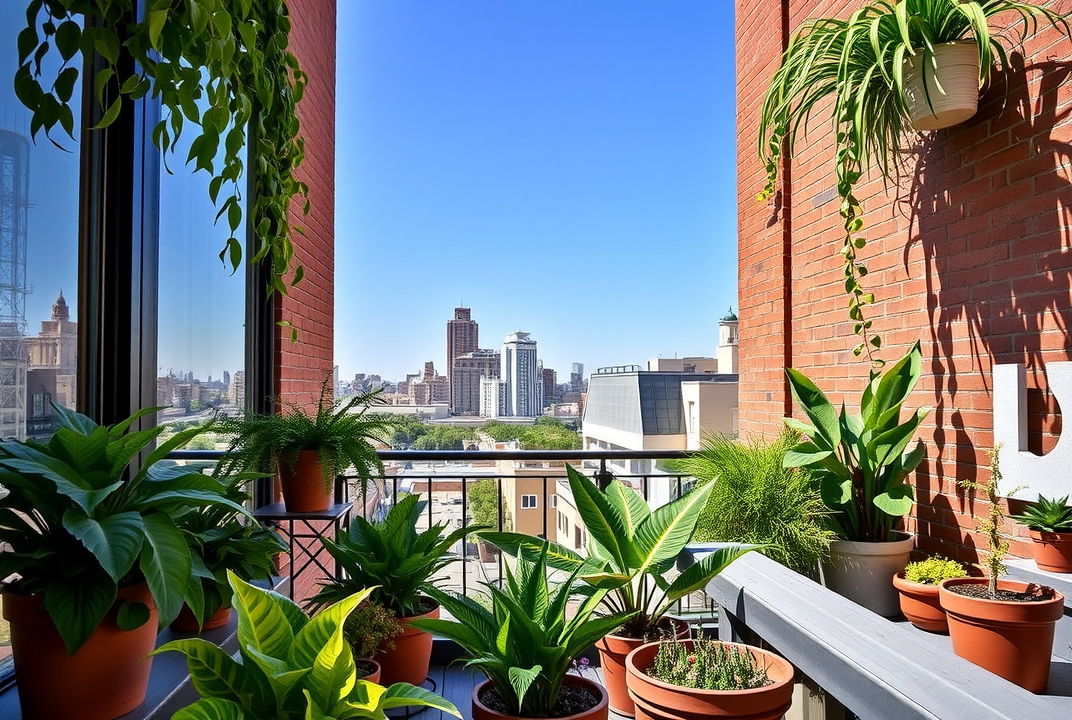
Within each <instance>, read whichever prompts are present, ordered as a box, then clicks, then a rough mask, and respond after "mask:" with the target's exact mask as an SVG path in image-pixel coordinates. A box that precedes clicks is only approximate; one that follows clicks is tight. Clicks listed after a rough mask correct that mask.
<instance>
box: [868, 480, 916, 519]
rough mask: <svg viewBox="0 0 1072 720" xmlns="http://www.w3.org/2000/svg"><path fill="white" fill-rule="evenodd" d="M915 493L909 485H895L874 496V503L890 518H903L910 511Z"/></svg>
mask: <svg viewBox="0 0 1072 720" xmlns="http://www.w3.org/2000/svg"><path fill="white" fill-rule="evenodd" d="M914 498H915V493H914V491H913V489H912V486H911V485H896V486H894V487H892V488H889V489H888V490H886V491H885V492H882V493H879V494H878V495H876V496H875V499H874V503H875V507H877V508H878V509H879V510H881V511H882V512H884V513H886V514H887V515H889V516H890V517H904V516H905V515H907V514H908V513H910V512H911V511H912V505H913V503H914V502H915V500H914Z"/></svg>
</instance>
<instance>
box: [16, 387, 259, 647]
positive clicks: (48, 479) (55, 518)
mask: <svg viewBox="0 0 1072 720" xmlns="http://www.w3.org/2000/svg"><path fill="white" fill-rule="evenodd" d="M158 410H160V408H149V409H146V410H141V411H139V412H137V413H135V414H134V415H132V416H131V417H130V418H128V419H126V420H124V421H122V422H120V423H118V424H116V425H113V426H101V425H97V423H95V422H94V421H93V420H91V419H90V418H88V417H86V416H85V415H81V414H79V413H77V412H74V411H73V410H69V409H67V408H64V407H62V406H59V405H55V404H54V405H53V413H55V414H56V415H57V416H58V417H59V429H58V430H56V432H55V434H53V436H52V438H51V439H50V440H49V441H48V442H47V443H40V442H36V441H34V440H27V441H25V442H21V441H18V440H14V439H8V440H4V441H3V442H0V485H3V486H4V487H5V488H7V490H8V494H7V496H6V497H4V498H3V499H2V500H0V544H3V543H6V544H7V545H8V546H9V548H10V549H9V550H8V551H5V552H2V553H0V577H2V578H6V577H9V576H12V575H17V576H18V577H17V579H15V580H13V581H11V582H8V583H6V584H5V585H4V592H5V593H6V592H13V593H19V594H26V595H35V594H42V595H44V603H45V609H46V610H47V611H48V613H49V615H50V616H51V617H52V620H53V622H54V623H55V624H56V629H57V630H58V631H59V633H60V635H61V636H62V637H63V641H64V643H65V644H66V645H67V649H68V651H70V652H71V653H74V652H75V651H76V650H77V649H78V648H79V647H81V646H82V644H83V643H84V642H85V641H86V639H87V638H88V637H89V635H90V634H91V633H92V632H93V630H94V628H96V627H97V625H98V624H99V623H100V621H101V619H102V618H103V617H104V616H105V614H106V613H107V612H108V611H109V609H111V608H112V606H113V605H114V604H115V603H116V598H117V595H118V589H119V587H120V586H125V585H130V584H135V583H139V582H145V583H148V585H149V589H150V591H151V592H152V595H153V600H154V602H155V603H156V607H157V610H158V612H159V618H160V623H161V626H163V625H165V624H167V623H169V622H171V621H172V620H174V619H175V616H176V615H178V613H179V610H180V609H181V608H182V603H183V600H184V598H185V596H186V593H187V590H188V588H189V585H190V578H191V566H192V561H191V553H190V545H189V540H188V538H187V537H186V536H185V535H184V534H183V533H182V532H181V531H180V530H179V528H178V527H177V526H176V522H175V519H176V518H179V517H181V516H182V515H183V514H185V513H188V512H192V511H194V510H195V509H196V508H198V507H212V506H217V505H223V506H226V507H228V509H229V510H230V511H231V512H235V513H245V512H246V511H245V510H244V509H243V508H242V506H240V505H238V504H236V503H234V502H232V501H231V500H228V499H227V498H226V497H224V495H223V494H222V493H221V486H220V483H218V482H217V481H215V480H213V479H212V478H210V477H207V476H205V475H202V474H201V473H200V472H199V471H198V469H197V468H193V467H184V466H170V467H165V466H163V465H161V464H159V463H160V461H161V460H163V459H164V458H165V457H166V456H167V454H168V453H170V452H171V451H172V450H177V449H179V448H181V447H182V446H183V445H185V444H186V443H187V442H188V441H189V440H191V439H192V438H193V437H194V436H196V435H197V434H198V433H200V432H202V431H203V430H204V428H191V429H189V430H185V431H183V432H180V433H177V434H176V435H174V436H172V437H171V438H169V439H167V440H166V441H164V442H162V443H160V444H159V445H158V446H157V447H156V449H155V450H152V451H151V452H149V454H148V456H147V457H146V459H145V461H144V462H143V463H142V464H141V466H140V468H139V469H138V470H137V471H133V470H132V469H131V463H132V462H133V461H134V460H135V459H136V458H137V457H139V456H140V455H141V454H142V452H143V451H148V449H149V448H150V447H151V446H152V445H153V443H155V442H156V440H157V438H158V436H159V435H160V433H161V432H163V430H164V426H157V427H154V428H151V429H148V430H139V431H135V432H128V430H129V429H130V428H131V426H132V425H133V424H134V423H135V422H137V421H138V419H139V418H141V417H144V416H145V415H150V414H153V413H155V412H157V411H158ZM120 602H121V606H120V608H119V613H118V618H119V623H120V626H121V627H124V628H125V629H133V628H135V627H139V626H141V625H143V624H144V623H145V622H146V621H148V619H149V617H150V614H149V608H148V607H146V606H145V605H143V604H141V603H132V604H126V603H125V601H120Z"/></svg>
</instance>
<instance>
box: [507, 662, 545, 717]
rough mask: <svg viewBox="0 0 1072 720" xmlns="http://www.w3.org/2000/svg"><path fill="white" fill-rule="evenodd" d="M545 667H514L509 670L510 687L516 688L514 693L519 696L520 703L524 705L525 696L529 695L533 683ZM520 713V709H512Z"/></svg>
mask: <svg viewBox="0 0 1072 720" xmlns="http://www.w3.org/2000/svg"><path fill="white" fill-rule="evenodd" d="M541 670H543V667H541V666H540V665H533V666H532V667H530V668H519V667H512V668H510V670H509V675H510V685H511V686H512V687H513V688H514V692H515V693H516V694H517V701H518V703H519V704H520V703H522V702H523V701H524V699H525V694H526V693H528V691H529V688H530V687H531V686H532V683H534V682H535V681H536V678H538V677H539V676H540V671H541ZM511 709H512V710H514V709H516V710H519V711H520V709H521V708H520V707H518V708H511Z"/></svg>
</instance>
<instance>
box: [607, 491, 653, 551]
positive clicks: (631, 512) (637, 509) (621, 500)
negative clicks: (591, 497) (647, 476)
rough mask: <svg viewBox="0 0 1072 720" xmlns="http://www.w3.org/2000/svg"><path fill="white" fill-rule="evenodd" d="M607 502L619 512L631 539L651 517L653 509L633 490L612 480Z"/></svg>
mask: <svg viewBox="0 0 1072 720" xmlns="http://www.w3.org/2000/svg"><path fill="white" fill-rule="evenodd" d="M606 497H607V502H609V503H610V504H611V505H612V506H613V507H614V508H615V509H616V510H617V511H618V515H619V516H620V517H621V518H622V522H623V523H624V524H625V529H626V533H627V534H628V536H629V537H630V538H631V537H633V534H634V533H635V532H636V529H637V527H638V526H639V525H640V524H641V523H642V522H644V521H645V520H647V519H648V518H649V517H650V516H651V507H649V506H648V503H647V502H646V501H645V500H644V498H642V497H641V496H640V493H638V492H637V491H636V490H634V489H633V488H631V487H629V486H628V485H624V484H623V483H620V482H618V481H617V480H612V481H611V483H610V484H609V485H608V486H607V490H606Z"/></svg>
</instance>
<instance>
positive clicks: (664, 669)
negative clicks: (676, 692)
mask: <svg viewBox="0 0 1072 720" xmlns="http://www.w3.org/2000/svg"><path fill="white" fill-rule="evenodd" d="M645 673H646V674H647V675H649V676H651V677H653V678H655V679H656V680H662V681H663V682H665V683H670V684H671V685H677V686H678V687H686V688H693V689H698V690H752V689H754V688H760V687H763V686H764V685H770V683H771V680H770V678H769V677H767V668H766V667H764V666H763V665H761V664H760V662H759V661H758V660H756V657H755V656H754V655H752V653H750V652H749V651H748V650H747V649H742V648H741V647H738V646H735V645H727V644H725V643H721V642H719V641H718V640H708V639H705V638H702V637H701V638H699V639H697V640H678V639H677V638H673V639H671V640H664V641H662V643H660V645H659V652H658V653H657V654H656V655H655V659H654V661H653V662H652V666H651V667H650V668H648V669H647V670H645Z"/></svg>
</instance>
